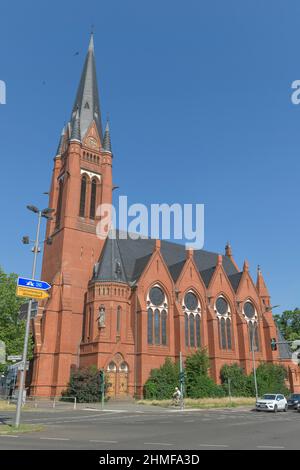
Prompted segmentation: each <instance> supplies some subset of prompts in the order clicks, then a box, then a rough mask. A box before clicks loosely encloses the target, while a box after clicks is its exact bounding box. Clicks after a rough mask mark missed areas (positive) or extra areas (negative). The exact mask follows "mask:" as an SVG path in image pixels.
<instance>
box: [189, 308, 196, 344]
mask: <svg viewBox="0 0 300 470" xmlns="http://www.w3.org/2000/svg"><path fill="white" fill-rule="evenodd" d="M190 346H191V348H193V347H195V317H194V315H190Z"/></svg>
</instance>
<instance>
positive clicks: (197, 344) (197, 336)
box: [196, 313, 201, 348]
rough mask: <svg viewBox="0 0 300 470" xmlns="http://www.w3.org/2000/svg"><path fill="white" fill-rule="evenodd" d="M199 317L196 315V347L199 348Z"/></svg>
mask: <svg viewBox="0 0 300 470" xmlns="http://www.w3.org/2000/svg"><path fill="white" fill-rule="evenodd" d="M200 325H201V317H200V315H199V313H198V314H197V315H196V346H197V348H200V347H201V326H200Z"/></svg>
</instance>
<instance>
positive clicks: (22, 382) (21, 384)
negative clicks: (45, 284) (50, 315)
mask: <svg viewBox="0 0 300 470" xmlns="http://www.w3.org/2000/svg"><path fill="white" fill-rule="evenodd" d="M27 209H29V210H30V211H32V212H34V213H35V214H38V224H37V230H36V237H35V242H34V247H33V250H32V251H33V254H34V256H33V265H32V273H31V278H32V279H35V273H36V263H37V255H38V253H39V251H40V249H39V238H40V228H41V219H42V217H45V218H46V219H51V217H50V215H49V214H50V213H51V212H53V209H49V208H47V209H44V210H42V211H41V210H39V209H38V208H37V207H35V206H27ZM31 306H32V299H30V300H29V302H28V309H27V318H26V329H25V337H24V346H23V355H22V365H21V373H20V382H19V394H18V402H17V411H16V422H15V426H16V428H18V427H19V426H20V418H21V408H22V402H23V393H24V385H25V378H26V364H27V351H28V338H29V330H30V319H31Z"/></svg>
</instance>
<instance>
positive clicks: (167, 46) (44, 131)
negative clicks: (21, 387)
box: [0, 0, 300, 310]
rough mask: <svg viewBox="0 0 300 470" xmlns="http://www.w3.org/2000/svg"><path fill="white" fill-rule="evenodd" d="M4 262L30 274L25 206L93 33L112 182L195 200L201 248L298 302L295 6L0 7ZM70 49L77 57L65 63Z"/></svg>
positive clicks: (135, 193) (155, 197) (160, 198)
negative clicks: (202, 212) (229, 253)
mask: <svg viewBox="0 0 300 470" xmlns="http://www.w3.org/2000/svg"><path fill="white" fill-rule="evenodd" d="M0 17H1V28H0V48H1V49H0V79H1V80H5V82H6V84H7V104H6V105H5V106H0V143H1V146H0V152H1V176H2V177H1V186H0V190H1V198H0V205H1V215H2V217H1V231H0V237H1V238H0V239H1V256H0V264H1V265H2V266H3V268H4V269H5V270H6V271H15V272H18V273H19V274H23V275H28V274H29V273H30V270H31V262H32V258H31V257H32V255H31V253H30V251H29V250H28V247H26V246H23V245H22V244H21V243H20V239H21V237H22V235H24V234H31V235H33V232H34V226H33V223H34V216H33V214H31V213H29V212H28V211H27V210H26V209H25V205H26V204H28V203H35V204H36V205H38V206H41V207H42V206H46V205H47V199H46V196H43V195H42V193H43V192H44V191H47V190H48V189H49V185H50V178H51V172H52V165H53V157H54V153H55V150H56V147H57V142H58V138H59V134H60V132H61V128H62V126H63V124H64V121H66V120H68V118H69V115H70V112H71V107H72V104H73V100H74V97H75V91H76V88H77V86H78V81H79V76H80V73H81V69H82V65H83V61H84V56H85V53H86V49H87V45H88V40H89V32H90V27H91V24H94V26H95V28H94V29H95V49H96V57H97V69H98V79H99V83H100V93H101V105H102V115H103V117H104V118H105V116H106V113H107V112H109V114H110V120H111V132H112V144H113V150H114V156H115V158H114V182H115V184H117V185H119V186H120V194H127V195H128V197H129V201H130V202H145V203H147V204H148V203H150V202H168V203H172V202H182V203H189V202H192V203H196V202H197V203H204V204H205V207H206V217H205V221H206V230H205V249H207V250H212V251H217V252H223V250H224V246H225V243H226V241H227V240H230V242H231V244H232V248H233V252H234V255H235V258H236V261H237V262H238V264H239V265H240V266H242V263H243V261H244V259H245V258H247V259H248V260H249V263H250V270H251V272H252V274H254V277H256V266H257V264H261V267H262V271H263V274H264V276H265V279H266V281H267V283H268V286H269V290H270V292H271V295H272V299H273V304H280V305H281V309H280V310H283V309H289V308H294V307H296V306H299V305H300V299H299V292H300V289H299V265H300V255H299V251H300V250H299V249H300V218H299V174H300V163H299V162H300V106H295V105H293V104H292V103H291V99H290V96H291V83H292V82H293V81H294V80H296V79H300V55H299V43H300V25H299V17H300V4H299V2H298V1H293V0H289V1H288V2H283V1H279V0H272V1H271V0H270V1H266V2H262V1H261V0H245V1H243V2H241V1H240V0H226V1H224V0H186V1H178V0H163V1H161V0H151V1H150V0H148V1H146V0H144V1H141V0H126V1H121V0H109V2H108V1H103V0H90V1H85V2H83V1H78V0H72V2H70V1H57V0H52V1H43V2H41V1H37V0H35V1H33V0H26V2H25V1H24V2H23V1H17V2H16V1H15V2H9V1H2V2H1V11H0ZM77 51H79V52H80V54H79V55H74V54H75V53H76V52H77Z"/></svg>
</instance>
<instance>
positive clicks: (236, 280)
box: [228, 272, 243, 292]
mask: <svg viewBox="0 0 300 470" xmlns="http://www.w3.org/2000/svg"><path fill="white" fill-rule="evenodd" d="M242 275H243V273H242V272H241V273H235V274H231V275H230V276H228V278H229V281H230V283H231V285H232V288H233V290H234V292H236V291H237V290H238V287H239V285H240V281H241V279H242Z"/></svg>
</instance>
